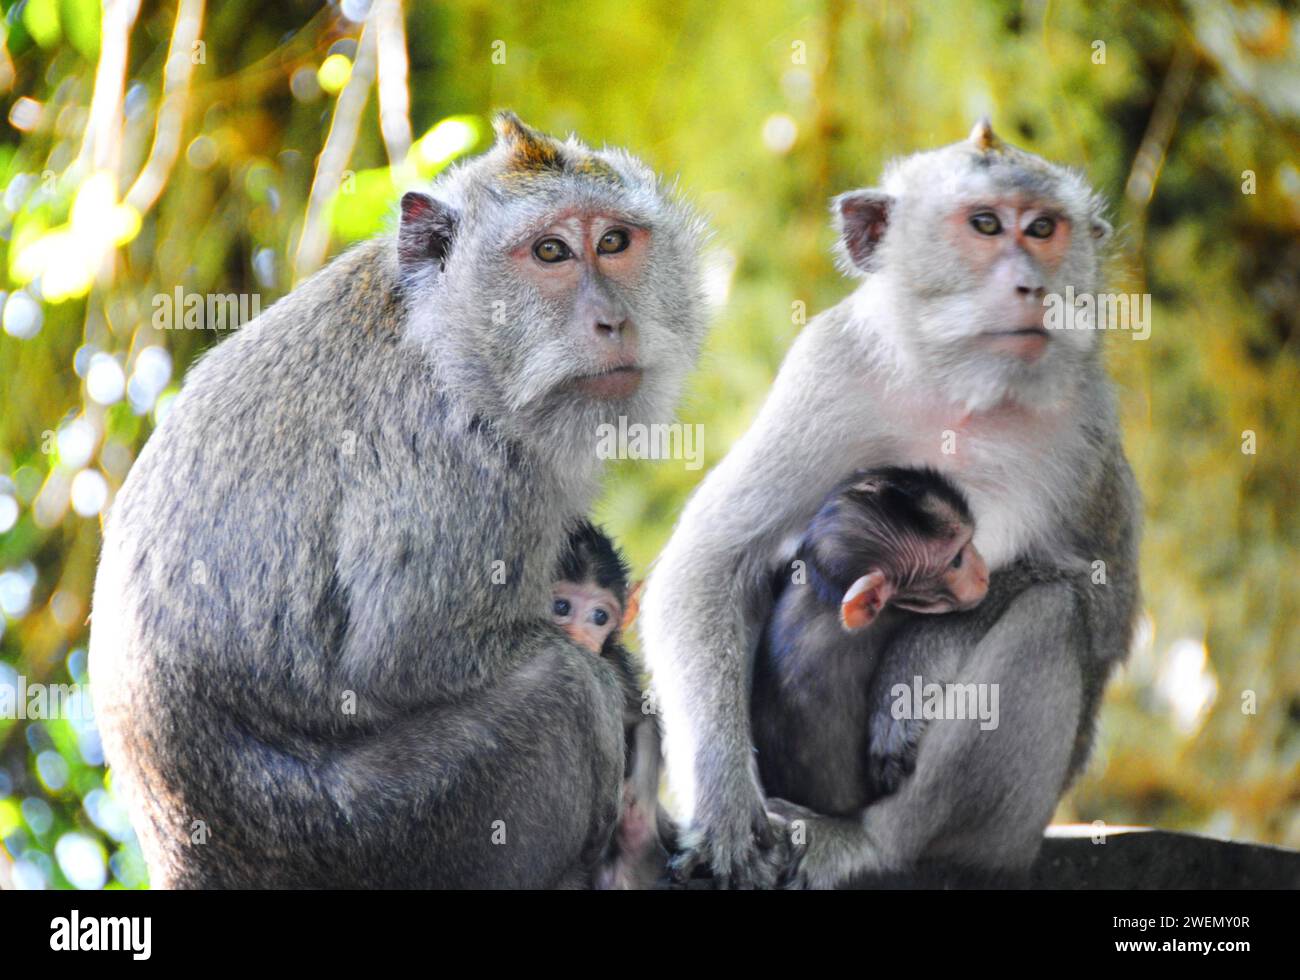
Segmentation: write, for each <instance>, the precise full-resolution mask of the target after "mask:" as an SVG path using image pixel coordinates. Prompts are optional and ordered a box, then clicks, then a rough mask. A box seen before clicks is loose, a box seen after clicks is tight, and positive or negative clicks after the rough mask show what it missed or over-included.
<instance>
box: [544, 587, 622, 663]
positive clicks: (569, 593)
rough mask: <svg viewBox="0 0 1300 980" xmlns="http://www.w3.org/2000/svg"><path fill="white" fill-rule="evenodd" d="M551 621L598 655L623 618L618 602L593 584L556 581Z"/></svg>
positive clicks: (552, 596) (605, 590)
mask: <svg viewBox="0 0 1300 980" xmlns="http://www.w3.org/2000/svg"><path fill="white" fill-rule="evenodd" d="M551 619H552V621H553V622H554V623H555V625H557V626H559V627H560V628H561V629H563V630H564V631H565V632H566V633H568V634H569V639H571V640H573V642H574V643H576V644H578V646H580V647H585V648H586V649H588V650H590V651H591V652H592V653H596V654H599V653H600V651H601V650H602V649H603V648H604V646H605V641H606V640H607V639H609V637H610V636H611V635H612V634H613V633H614V631H615V630H617V629H618V628H619V626H620V624H621V622H622V619H623V610H622V607H621V606H620V605H619V602H618V599H617V598H616V597H615V596H614V594H613V593H612V592H611V591H610V590H609V589H603V588H601V587H600V586H599V585H596V584H594V583H591V582H557V583H556V584H555V585H554V586H553V587H552V589H551Z"/></svg>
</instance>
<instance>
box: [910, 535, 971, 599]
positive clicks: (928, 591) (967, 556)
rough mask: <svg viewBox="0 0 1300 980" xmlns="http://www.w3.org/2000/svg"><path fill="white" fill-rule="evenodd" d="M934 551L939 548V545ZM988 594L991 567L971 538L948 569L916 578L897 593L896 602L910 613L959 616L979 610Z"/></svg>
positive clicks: (933, 570)
mask: <svg viewBox="0 0 1300 980" xmlns="http://www.w3.org/2000/svg"><path fill="white" fill-rule="evenodd" d="M933 547H938V545H937V543H936V544H934V545H933ZM988 591H989V570H988V565H986V564H985V562H984V556H983V555H981V554H980V553H979V550H978V549H977V548H976V547H975V543H974V542H973V541H971V540H970V539H969V538H968V539H967V540H966V542H965V543H964V544H962V545H960V547H958V549H957V553H956V554H955V555H953V557H952V559H951V560H950V561H949V562H948V563H947V564H946V565H944V566H942V568H939V569H931V570H928V571H927V572H924V573H921V574H919V575H916V576H915V577H914V578H913V579H912V581H910V582H909V583H908V584H907V585H906V586H904V587H903V588H900V589H899V590H898V591H897V593H896V594H895V596H894V600H893V601H894V605H896V606H898V607H899V608H900V609H907V610H910V611H911V612H919V613H946V612H958V611H961V610H963V609H973V608H974V607H975V606H978V605H979V604H980V603H981V602H983V601H984V596H985V595H987V594H988Z"/></svg>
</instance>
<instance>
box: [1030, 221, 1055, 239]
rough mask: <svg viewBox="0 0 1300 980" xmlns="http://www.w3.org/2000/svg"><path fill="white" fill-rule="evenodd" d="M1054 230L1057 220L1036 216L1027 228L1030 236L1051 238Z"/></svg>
mask: <svg viewBox="0 0 1300 980" xmlns="http://www.w3.org/2000/svg"><path fill="white" fill-rule="evenodd" d="M1054 231H1056V222H1055V221H1053V220H1052V219H1051V218H1035V219H1034V220H1033V221H1031V222H1030V223H1029V227H1028V228H1026V229H1025V234H1026V235H1028V236H1029V237H1030V238H1051V237H1052V232H1054Z"/></svg>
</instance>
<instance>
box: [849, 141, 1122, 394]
mask: <svg viewBox="0 0 1300 980" xmlns="http://www.w3.org/2000/svg"><path fill="white" fill-rule="evenodd" d="M832 211H833V214H834V217H835V221H836V225H837V228H838V230H839V234H840V241H839V251H840V255H841V258H842V261H843V265H844V266H845V268H846V269H848V270H849V271H852V272H856V273H859V274H863V275H866V276H867V277H868V281H869V283H870V286H869V287H868V289H869V290H870V291H872V293H873V295H876V296H879V297H881V301H882V302H885V303H887V304H888V306H889V308H890V309H891V310H892V314H891V316H890V318H889V319H890V322H891V323H892V325H893V329H894V334H895V340H896V343H897V346H898V347H899V349H900V350H901V352H902V353H903V354H904V355H905V357H906V358H907V360H908V361H910V363H911V364H912V366H913V367H914V368H915V369H917V370H919V371H922V372H924V373H925V374H926V375H927V376H928V377H929V378H930V379H932V380H933V381H934V382H935V383H936V384H937V385H938V386H939V387H940V388H941V389H946V391H947V393H948V394H949V395H951V396H952V397H953V398H954V400H957V401H963V402H965V403H967V405H968V406H969V407H971V408H984V407H989V406H991V405H993V404H997V403H998V402H1000V401H1003V400H1005V399H1008V398H1010V399H1013V400H1018V401H1023V402H1030V403H1032V402H1035V401H1037V402H1049V401H1051V400H1053V399H1055V398H1059V397H1061V396H1062V393H1063V392H1064V391H1067V390H1069V388H1070V385H1071V383H1072V382H1076V381H1079V380H1081V379H1083V378H1084V377H1086V373H1087V368H1088V366H1089V364H1090V362H1091V361H1092V359H1094V358H1095V351H1096V348H1097V337H1096V332H1095V330H1091V329H1052V330H1049V329H1047V326H1046V325H1045V324H1047V323H1053V324H1054V321H1053V319H1052V318H1048V319H1046V320H1045V317H1044V314H1045V313H1046V312H1047V304H1048V303H1049V302H1050V303H1056V302H1057V301H1058V300H1064V299H1065V298H1066V296H1067V295H1068V294H1067V293H1066V287H1072V289H1073V295H1075V296H1078V295H1080V294H1083V293H1094V292H1095V291H1096V290H1097V288H1098V282H1099V277H1100V257H1101V247H1102V243H1103V242H1104V241H1105V240H1106V238H1107V237H1108V236H1109V234H1110V226H1109V225H1108V224H1107V223H1106V221H1105V219H1104V218H1103V217H1102V212H1103V202H1102V200H1101V198H1100V197H1098V196H1097V195H1096V194H1094V193H1093V191H1092V190H1091V189H1090V188H1089V186H1088V184H1087V183H1086V181H1085V180H1084V179H1083V177H1082V176H1081V175H1079V174H1078V173H1076V172H1075V171H1072V170H1069V169H1067V168H1065V167H1061V166H1058V165H1057V164H1054V163H1050V162H1048V161H1047V160H1044V159H1043V158H1041V157H1038V156H1035V155H1034V154H1032V153H1028V152H1026V151H1024V150H1021V149H1018V148H1017V147H1014V146H1012V145H1011V144H1009V143H1006V142H1004V141H1003V140H1002V139H1001V138H1000V137H999V136H998V135H997V134H996V133H994V132H993V128H992V126H991V125H990V124H989V122H988V120H986V119H985V120H981V121H980V122H979V123H977V124H976V126H975V128H974V130H972V132H971V134H970V136H969V137H968V138H967V139H965V140H963V141H962V142H960V143H954V144H952V145H950V146H946V147H943V148H941V149H937V150H931V151H929V152H924V153H916V154H913V155H912V156H908V157H905V158H903V159H899V160H894V161H891V162H890V163H889V164H888V165H887V166H886V168H885V172H884V176H883V179H882V181H881V185H880V187H878V188H871V189H866V190H857V191H851V192H849V193H847V194H842V195H840V196H839V197H837V198H835V200H834V202H833V206H832ZM1070 322H1071V323H1073V322H1074V321H1070Z"/></svg>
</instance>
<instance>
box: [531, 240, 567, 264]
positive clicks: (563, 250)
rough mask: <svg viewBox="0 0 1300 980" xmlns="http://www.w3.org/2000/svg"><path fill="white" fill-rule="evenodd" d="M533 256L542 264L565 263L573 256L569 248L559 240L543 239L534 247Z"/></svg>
mask: <svg viewBox="0 0 1300 980" xmlns="http://www.w3.org/2000/svg"><path fill="white" fill-rule="evenodd" d="M533 254H534V255H536V256H537V258H538V260H539V261H542V262H563V261H564V260H565V259H567V258H570V257H571V256H572V255H573V253H572V252H570V251H569V246H568V245H565V244H564V242H562V241H560V240H559V239H558V238H543V239H542V240H541V241H540V242H538V243H537V244H536V245H534V246H533Z"/></svg>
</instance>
